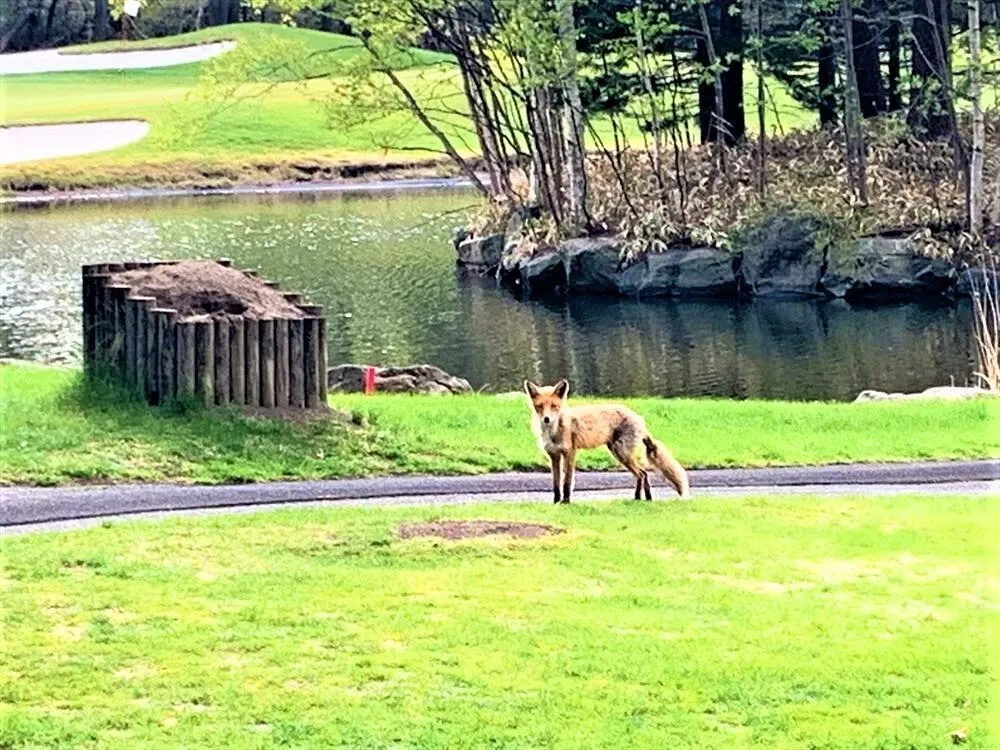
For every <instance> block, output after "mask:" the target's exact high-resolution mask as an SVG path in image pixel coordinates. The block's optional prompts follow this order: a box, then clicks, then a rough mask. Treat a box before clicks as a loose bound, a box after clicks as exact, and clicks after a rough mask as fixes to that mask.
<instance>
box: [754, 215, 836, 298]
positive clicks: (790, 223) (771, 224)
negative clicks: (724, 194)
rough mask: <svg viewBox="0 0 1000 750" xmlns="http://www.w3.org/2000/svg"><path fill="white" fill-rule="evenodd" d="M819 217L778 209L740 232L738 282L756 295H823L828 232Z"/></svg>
mask: <svg viewBox="0 0 1000 750" xmlns="http://www.w3.org/2000/svg"><path fill="white" fill-rule="evenodd" d="M826 229H827V227H826V224H825V222H824V221H823V219H822V218H821V217H818V216H814V215H812V214H805V213H798V212H794V211H779V212H776V213H774V214H771V215H770V216H768V217H766V218H765V219H764V220H763V221H761V222H760V223H759V224H756V225H754V226H752V227H750V228H748V229H745V230H743V231H742V232H741V233H740V235H739V245H740V248H741V249H742V256H743V259H742V263H741V264H740V284H741V286H742V287H743V290H744V292H745V293H746V294H749V295H751V296H755V297H768V296H786V297H816V296H822V294H823V292H822V290H821V288H820V279H821V278H822V277H823V272H824V270H825V266H826V259H827V251H828V245H829V240H828V239H826V238H825V235H828V234H829V233H828V232H826V231H825V230H826Z"/></svg>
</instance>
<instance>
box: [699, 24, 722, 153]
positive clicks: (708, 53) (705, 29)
mask: <svg viewBox="0 0 1000 750" xmlns="http://www.w3.org/2000/svg"><path fill="white" fill-rule="evenodd" d="M698 17H699V18H700V19H701V33H702V37H703V38H704V40H705V57H706V58H707V59H708V66H709V68H710V70H711V71H712V79H713V85H712V94H713V96H712V110H711V117H710V127H709V128H708V140H709V141H712V142H714V143H718V144H723V143H725V142H726V140H727V133H728V131H729V124H728V123H727V122H726V117H725V112H726V109H725V95H724V93H723V90H722V75H721V74H720V72H719V58H718V57H717V56H716V54H715V42H714V40H713V39H712V27H711V25H710V24H709V22H708V14H707V13H706V12H705V6H704V5H699V6H698ZM723 153H724V152H723V151H722V150H721V149H720V150H719V155H720V156H719V158H720V167H721V166H722V163H721V160H722V158H724V157H722V154H723Z"/></svg>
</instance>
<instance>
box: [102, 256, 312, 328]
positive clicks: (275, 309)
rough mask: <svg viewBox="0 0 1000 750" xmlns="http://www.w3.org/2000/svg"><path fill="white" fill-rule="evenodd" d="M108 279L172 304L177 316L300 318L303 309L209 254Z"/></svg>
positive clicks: (163, 304) (161, 304)
mask: <svg viewBox="0 0 1000 750" xmlns="http://www.w3.org/2000/svg"><path fill="white" fill-rule="evenodd" d="M112 283H114V284H126V285H128V286H129V287H131V288H132V294H133V295H134V296H138V297H155V298H156V304H157V306H158V307H166V308H170V309H173V310H176V311H177V312H178V314H179V316H180V319H181V320H190V319H192V318H199V317H202V316H209V317H212V318H220V317H225V316H227V315H242V316H245V317H248V318H302V317H305V315H304V313H303V312H302V310H300V309H299V308H298V307H297V306H296V305H293V304H292V303H291V302H289V301H288V300H286V299H285V298H284V296H282V294H281V292H277V291H275V290H274V289H272V288H271V287H269V286H268V285H267V284H265V283H264V282H262V281H260V280H259V279H255V278H252V277H249V276H247V275H246V274H244V273H243V272H242V271H238V270H236V269H235V268H227V267H226V266H222V265H219V264H218V263H216V262H215V261H210V260H191V261H184V262H182V263H172V264H168V265H161V266H153V267H152V268H140V269H136V270H133V271H122V272H120V273H116V274H113V275H112Z"/></svg>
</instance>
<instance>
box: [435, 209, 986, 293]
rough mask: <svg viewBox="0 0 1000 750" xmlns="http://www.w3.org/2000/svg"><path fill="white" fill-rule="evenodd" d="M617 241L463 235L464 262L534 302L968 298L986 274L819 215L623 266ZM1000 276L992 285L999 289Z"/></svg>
mask: <svg viewBox="0 0 1000 750" xmlns="http://www.w3.org/2000/svg"><path fill="white" fill-rule="evenodd" d="M624 245H625V243H624V241H623V240H621V239H619V238H616V237H613V236H598V237H586V238H579V239H570V240H564V241H562V242H560V243H559V244H558V245H557V246H555V247H553V248H550V249H547V250H545V251H543V252H540V253H537V254H532V253H529V252H526V251H525V250H524V249H523V248H522V246H521V244H520V243H519V239H518V235H515V238H514V239H511V240H507V238H506V236H505V234H491V235H486V236H481V237H476V236H471V235H469V233H468V232H466V231H464V230H456V233H455V237H454V246H455V250H456V253H457V262H458V265H459V266H463V267H466V268H469V269H472V270H475V271H478V272H480V273H495V274H496V278H497V280H498V281H499V282H500V283H501V284H502V285H503V286H505V287H507V288H509V289H511V290H512V291H513V292H514V293H516V294H517V295H519V296H521V297H522V298H524V299H532V298H543V297H559V296H565V295H567V294H596V295H604V296H616V297H623V298H633V299H649V298H655V297H678V298H685V297H701V298H705V297H710V298H729V299H747V298H754V297H781V298H792V299H795V298H798V299H824V298H827V299H828V298H843V299H846V300H848V301H858V302H873V303H877V302H883V301H898V300H908V299H924V298H931V297H937V298H941V297H954V296H968V295H969V294H971V291H972V288H973V285H974V283H976V282H978V283H981V281H982V272H981V271H976V270H972V269H960V268H958V267H956V266H955V265H954V264H953V263H952V262H950V261H948V260H944V259H938V258H931V257H927V256H926V255H924V254H923V253H922V252H921V251H920V248H919V247H918V245H917V243H916V242H915V241H914V240H912V239H910V238H909V237H908V236H874V237H861V238H858V239H853V240H836V239H833V238H831V236H830V234H829V232H827V231H825V227H824V226H823V225H822V222H820V221H818V220H817V219H816V218H815V217H813V216H810V215H798V214H782V213H778V214H775V215H773V216H770V217H768V218H767V219H765V220H764V221H763V222H761V223H760V224H758V225H757V226H756V227H754V228H753V229H752V230H749V231H745V232H743V233H742V234H741V237H740V242H739V245H740V248H739V249H738V250H736V251H729V250H725V249H721V248H714V247H674V248H669V249H667V250H666V251H664V252H662V253H653V254H647V255H645V256H644V257H642V258H641V259H639V260H638V261H637V262H635V263H631V264H626V263H623V261H622V250H623V248H624ZM997 282H998V279H996V278H993V279H992V280H991V283H993V284H996V283H997Z"/></svg>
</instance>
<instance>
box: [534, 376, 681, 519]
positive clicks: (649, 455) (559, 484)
mask: <svg viewBox="0 0 1000 750" xmlns="http://www.w3.org/2000/svg"><path fill="white" fill-rule="evenodd" d="M524 392H525V393H527V394H528V398H529V399H530V402H531V408H532V418H531V427H532V431H533V432H534V433H535V437H536V439H537V440H538V447H539V448H540V449H541V450H542V452H543V453H545V454H546V455H547V456H548V457H549V460H550V461H551V462H552V493H553V503H555V504H559V503H568V502H569V501H570V495H571V494H572V493H573V473H574V468H575V464H576V452H577V451H578V450H588V449H590V448H599V447H601V446H602V445H606V446H607V447H608V450H610V451H611V455H613V456H614V457H615V458H616V459H618V461H619V463H621V465H622V466H624V467H625V468H626V469H627V470H628V471H629V472H630V473H631V474H632V476H634V477H635V499H636V500H640V499H642V496H643V495H645V498H646V500H652V499H653V492H652V489H651V488H650V486H649V472H648V471H647V470H646V466H647V463H646V460H647V459H648V461H649V463H651V464H653V466H655V467H656V468H657V469H659V470H660V472H661V473H662V474H663V476H664V477H665V478H666V480H667V481H668V482H670V483H671V484H672V485H673V486H674V488H675V489H676V490H677V494H678V495H680V497H681V499H682V500H687V499H689V498H690V497H691V488H690V484H689V482H688V475H687V472H686V471H685V470H684V467H683V466H681V465H680V463H679V462H678V461H677V459H675V458H674V457H673V455H672V454H671V453H670V451H669V450H667V447H666V446H665V445H664V444H663V443H661V442H660V441H659V440H656V439H655V438H654V437H653V436H652V435H651V434H650V432H649V430H648V429H647V427H646V422H645V421H644V420H643V418H642V417H640V416H639V415H638V414H636V413H635V412H634V411H632V410H631V409H629V408H627V407H625V406H622V405H621V404H593V405H586V406H573V407H570V406H566V399H567V397H568V396H569V381H568V380H565V379H564V380H560V381H559V382H558V383H556V384H555V385H553V386H539V385H535V384H534V383H532V382H531V381H530V380H525V381H524ZM643 454H645V455H643Z"/></svg>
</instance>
